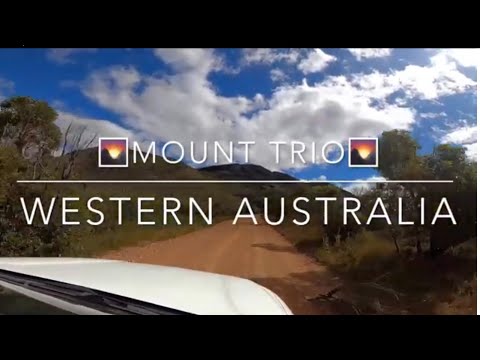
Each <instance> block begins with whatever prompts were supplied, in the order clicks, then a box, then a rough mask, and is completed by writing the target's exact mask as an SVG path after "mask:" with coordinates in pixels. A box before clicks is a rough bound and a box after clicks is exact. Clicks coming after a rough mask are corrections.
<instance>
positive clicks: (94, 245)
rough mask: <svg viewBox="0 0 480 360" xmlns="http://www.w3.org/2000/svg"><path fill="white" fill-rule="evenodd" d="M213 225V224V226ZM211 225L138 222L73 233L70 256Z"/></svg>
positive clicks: (217, 220) (130, 244) (220, 218)
mask: <svg viewBox="0 0 480 360" xmlns="http://www.w3.org/2000/svg"><path fill="white" fill-rule="evenodd" d="M222 220H224V218H223V217H219V218H217V219H215V221H214V222H213V225H215V224H217V223H218V222H220V221H222ZM213 225H212V226H213ZM207 226H209V225H207V224H205V222H203V221H199V222H197V223H194V224H192V225H176V224H170V225H166V226H161V227H158V226H151V227H147V226H138V225H137V224H136V223H126V224H125V225H123V226H118V227H116V228H114V229H113V230H106V231H102V232H98V233H93V232H90V233H89V234H85V233H84V232H79V234H72V235H71V237H72V239H73V242H74V245H73V246H72V250H71V253H70V254H68V255H69V256H98V255H101V254H103V253H105V252H107V251H111V250H118V249H120V248H123V247H128V246H136V245H142V244H145V243H150V242H154V241H162V240H167V239H171V238H175V237H178V236H181V235H184V234H187V233H190V232H193V231H196V230H200V229H202V228H205V227H207Z"/></svg>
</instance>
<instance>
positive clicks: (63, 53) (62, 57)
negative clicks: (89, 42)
mask: <svg viewBox="0 0 480 360" xmlns="http://www.w3.org/2000/svg"><path fill="white" fill-rule="evenodd" d="M96 51H97V49H68V48H64V49H49V50H48V51H47V59H49V60H50V61H53V62H55V63H57V64H69V63H70V64H71V63H74V62H75V61H74V59H73V56H74V55H76V54H79V53H94V52H96Z"/></svg>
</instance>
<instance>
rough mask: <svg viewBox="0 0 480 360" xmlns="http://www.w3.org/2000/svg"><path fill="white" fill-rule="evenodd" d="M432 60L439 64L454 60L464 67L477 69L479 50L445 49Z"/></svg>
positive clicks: (479, 59)
mask: <svg viewBox="0 0 480 360" xmlns="http://www.w3.org/2000/svg"><path fill="white" fill-rule="evenodd" d="M434 58H435V59H436V61H440V62H444V61H448V60H454V61H455V62H457V63H458V64H459V65H461V66H464V67H478V63H479V61H480V49H445V50H440V51H439V52H438V53H437V55H436V56H435V57H434Z"/></svg>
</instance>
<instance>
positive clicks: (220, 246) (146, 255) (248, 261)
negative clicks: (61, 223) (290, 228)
mask: <svg viewBox="0 0 480 360" xmlns="http://www.w3.org/2000/svg"><path fill="white" fill-rule="evenodd" d="M102 257H103V258H108V259H118V260H124V261H132V262H138V263H147V264H157V265H167V266H177V267H183V268H188V269H194V270H203V271H209V272H214V273H219V274H225V275H233V276H239V277H243V278H248V279H250V280H253V281H255V282H257V283H258V284H261V285H263V286H265V287H267V288H269V289H271V290H272V291H274V292H275V293H276V294H278V295H279V296H280V297H281V298H282V299H283V300H284V301H285V302H286V303H287V305H288V306H289V307H290V308H291V309H292V311H293V313H294V314H298V315H300V314H328V313H331V310H330V309H329V307H328V306H327V304H326V303H321V302H320V303H318V302H312V301H307V300H306V299H305V297H310V296H314V295H317V294H318V293H319V292H321V293H326V292H328V291H329V290H330V289H332V287H333V286H334V283H333V280H332V279H331V276H330V275H329V274H328V272H327V270H326V269H325V268H324V267H323V266H321V265H319V264H318V263H316V262H314V261H313V260H312V259H310V258H309V257H308V256H306V255H303V254H301V253H299V252H298V251H297V250H296V249H295V247H294V246H292V245H291V243H290V242H289V241H288V240H287V239H285V238H284V237H283V236H282V235H280V234H279V233H278V232H277V231H276V230H275V229H274V228H272V227H270V226H268V225H266V224H259V225H253V224H251V222H250V221H248V222H243V223H242V222H238V223H237V224H236V225H233V224H232V222H231V221H224V222H221V223H219V224H217V225H214V226H212V227H209V228H206V229H202V230H199V231H195V232H192V233H189V234H186V235H183V236H180V237H177V238H174V239H169V240H163V241H157V242H151V243H149V244H147V245H142V246H135V247H128V248H123V249H120V250H117V251H110V252H108V253H106V254H104V255H103V256H102Z"/></svg>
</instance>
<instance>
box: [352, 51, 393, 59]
mask: <svg viewBox="0 0 480 360" xmlns="http://www.w3.org/2000/svg"><path fill="white" fill-rule="evenodd" d="M347 50H348V51H349V52H350V53H351V54H352V55H353V56H355V58H356V59H357V60H358V61H361V60H363V59H372V58H382V57H387V56H390V55H391V54H392V49H381V48H378V49H364V48H362V49H347Z"/></svg>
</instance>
